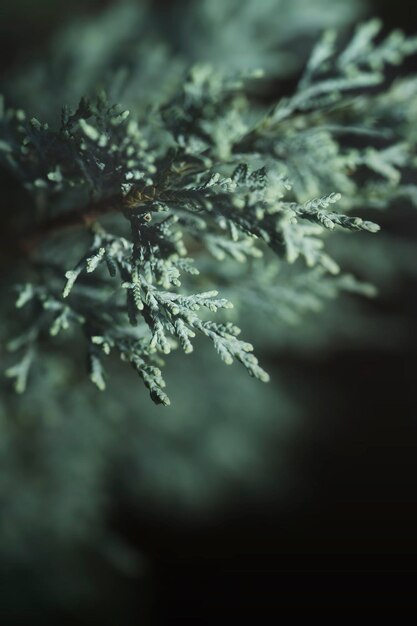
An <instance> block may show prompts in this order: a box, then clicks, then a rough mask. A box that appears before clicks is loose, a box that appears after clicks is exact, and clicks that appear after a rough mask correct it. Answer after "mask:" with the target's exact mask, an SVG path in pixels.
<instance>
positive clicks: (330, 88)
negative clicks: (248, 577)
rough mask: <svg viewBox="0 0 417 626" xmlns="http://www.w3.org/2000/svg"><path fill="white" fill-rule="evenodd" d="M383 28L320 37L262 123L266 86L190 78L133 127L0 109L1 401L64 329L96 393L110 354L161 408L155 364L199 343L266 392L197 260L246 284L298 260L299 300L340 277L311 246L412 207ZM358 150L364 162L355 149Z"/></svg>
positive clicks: (21, 385)
mask: <svg viewBox="0 0 417 626" xmlns="http://www.w3.org/2000/svg"><path fill="white" fill-rule="evenodd" d="M380 29H381V24H380V23H379V22H378V21H377V20H371V21H369V22H366V23H364V24H362V25H360V26H358V27H357V29H356V31H355V33H354V35H353V37H352V38H351V40H350V41H349V42H348V43H347V44H345V45H344V46H343V45H339V44H338V42H337V38H336V34H335V32H334V31H333V30H328V31H326V32H325V33H324V35H323V36H322V38H321V39H320V40H319V42H318V43H317V45H316V46H315V48H314V50H313V52H312V54H311V56H310V59H309V61H308V63H307V65H306V69H305V71H304V73H303V74H302V76H301V78H300V80H299V82H298V86H297V88H296V90H295V92H294V94H293V95H291V96H289V97H283V98H281V99H279V100H278V102H277V103H276V104H274V106H272V107H268V108H265V106H262V104H261V103H260V102H259V100H258V99H257V98H256V95H255V94H256V92H257V86H256V85H257V83H259V82H260V83H261V85H262V84H263V85H264V87H263V88H264V89H265V85H266V84H267V81H268V78H267V77H265V76H264V74H263V72H261V71H249V72H246V71H243V72H236V71H235V72H228V71H225V72H221V71H219V69H218V68H215V67H213V66H212V65H210V64H206V63H201V64H196V65H194V66H192V67H191V68H190V69H189V71H187V74H186V75H185V76H184V79H183V81H182V82H180V81H178V84H177V88H176V92H175V93H173V94H172V95H170V96H169V97H167V98H166V99H165V100H163V101H161V103H158V105H157V106H155V105H153V106H151V107H144V109H143V110H142V111H139V112H138V113H137V114H136V115H135V113H131V112H130V111H129V110H127V109H124V108H123V106H122V105H119V104H115V103H113V102H111V101H109V99H108V96H107V94H106V92H105V90H103V89H101V90H99V91H97V92H96V95H94V96H93V97H87V96H83V97H82V98H81V100H80V102H79V104H78V106H77V107H76V108H75V109H71V108H68V107H66V106H64V108H63V109H62V114H61V123H60V124H59V125H55V124H52V125H51V126H49V125H48V123H46V122H42V121H39V120H38V119H37V118H35V117H31V116H30V113H29V115H28V114H26V113H25V112H24V111H23V110H21V109H17V110H16V109H11V108H7V109H4V110H3V111H2V117H1V153H0V154H1V158H2V161H3V163H4V165H5V166H6V167H8V168H9V169H10V170H11V171H12V172H13V174H14V175H15V176H16V177H18V179H19V180H20V181H21V184H22V185H23V186H24V188H25V189H26V190H27V191H28V192H29V193H30V195H31V198H32V202H33V207H31V208H30V210H27V211H26V215H25V220H26V223H25V232H24V233H23V234H22V235H21V238H20V241H19V243H18V244H17V245H19V246H20V247H21V249H22V250H23V252H24V253H25V254H26V256H27V257H28V261H27V263H28V267H30V263H32V268H33V269H32V271H31V275H32V276H31V278H28V280H27V282H25V283H23V284H19V285H18V286H17V291H18V298H17V302H16V306H17V307H18V308H24V309H25V310H28V313H27V316H26V320H27V321H26V328H25V330H24V331H23V332H22V333H21V334H20V335H19V336H18V337H17V338H15V339H14V340H12V341H11V342H10V343H9V348H10V349H11V350H12V351H14V352H16V353H17V354H18V355H20V356H19V360H18V361H17V363H15V364H13V365H11V366H10V367H9V368H8V369H7V372H6V374H7V376H9V377H10V378H12V379H14V381H15V388H16V390H17V391H19V392H22V391H24V390H25V388H26V383H27V379H28V376H29V374H30V369H31V367H32V364H33V362H34V355H35V354H36V352H37V351H38V349H39V344H40V343H41V342H43V341H44V338H45V336H46V335H48V334H49V336H51V337H52V338H53V337H55V336H56V335H58V334H60V333H65V332H67V333H68V332H70V331H71V330H72V329H74V328H75V327H79V328H80V329H81V332H82V335H83V336H84V341H85V350H86V353H87V354H88V361H89V371H90V378H91V381H92V382H93V383H94V384H95V385H96V386H97V387H98V388H99V389H100V390H104V389H105V387H106V373H105V359H106V357H107V355H109V354H110V353H112V352H114V353H116V354H117V355H118V356H120V357H121V359H122V360H123V361H125V362H127V363H129V364H130V365H131V366H132V367H133V368H134V370H135V371H136V372H137V373H138V374H139V376H140V377H141V379H142V380H143V382H144V384H145V386H146V387H147V388H148V389H149V391H150V395H151V398H152V399H153V400H154V402H156V403H161V404H169V398H168V396H167V394H166V393H165V390H164V388H165V382H164V379H163V377H162V373H161V367H162V365H163V360H162V358H161V356H162V355H168V354H169V353H170V352H171V350H172V349H174V348H177V347H181V348H182V349H183V350H184V352H185V353H187V354H188V353H190V352H192V351H193V342H192V340H193V338H194V337H195V336H196V334H197V333H199V334H201V335H204V336H205V337H206V338H208V339H209V340H211V342H212V343H213V346H214V348H215V350H216V351H217V352H218V354H219V356H220V357H221V359H222V360H223V361H224V362H225V363H226V364H230V363H232V362H233V361H234V360H237V361H240V363H242V364H243V365H244V367H245V368H246V369H247V371H248V372H249V374H250V375H251V376H254V377H256V378H258V379H260V380H261V381H264V382H265V381H267V380H268V379H269V376H268V374H267V373H266V372H265V371H264V370H263V369H262V368H261V366H260V365H259V364H258V361H257V359H256V357H255V356H254V355H253V354H252V350H253V347H252V345H251V344H250V343H248V342H246V341H243V340H241V339H240V338H239V337H238V335H239V333H240V330H239V328H238V327H237V326H236V325H235V324H234V323H232V322H231V321H228V318H227V316H226V317H225V316H224V315H223V316H222V317H221V319H220V320H213V319H212V317H211V315H209V313H211V314H215V313H217V312H218V311H220V312H221V311H223V310H227V309H229V308H231V307H232V306H233V303H232V302H230V301H229V300H227V299H225V298H224V297H221V296H219V294H218V291H217V289H213V288H212V287H213V285H212V282H213V281H212V280H211V279H210V277H209V276H208V277H204V276H203V277H200V276H199V270H198V266H199V264H200V263H201V259H202V258H203V257H204V255H205V254H211V255H213V256H214V257H215V258H217V259H218V260H219V261H220V262H223V261H224V260H225V259H226V258H227V259H230V260H233V261H236V262H243V263H247V265H248V269H247V272H248V273H250V272H254V271H256V272H262V271H263V270H262V264H259V263H257V264H256V263H254V262H253V261H252V259H254V258H255V259H256V258H258V257H261V256H264V257H265V259H266V262H267V263H268V264H270V265H271V264H274V263H275V264H278V265H279V264H282V263H283V262H285V261H286V262H288V263H290V264H293V263H296V262H298V265H297V267H298V271H299V272H300V273H301V274H302V275H303V276H305V275H306V269H305V268H306V267H307V268H309V272H308V274H307V275H308V276H309V279H308V281H306V280H304V282H303V288H304V290H305V294H304V298H307V300H308V299H309V298H310V300H311V299H312V298H314V294H315V292H317V289H318V285H320V282H321V281H325V280H326V274H328V273H330V274H338V273H339V271H340V269H339V266H338V264H337V262H336V261H335V260H334V259H333V258H331V257H330V256H329V255H328V254H327V252H326V251H325V248H324V243H325V234H326V232H327V231H333V230H335V229H336V228H341V229H344V230H347V231H360V230H362V231H368V232H370V233H376V232H377V231H378V230H379V227H378V226H377V224H375V223H374V222H373V221H369V220H367V219H363V218H361V217H357V216H355V213H354V215H353V216H352V215H351V212H352V211H355V210H356V211H359V210H361V209H364V208H370V207H372V206H373V205H374V204H375V203H376V202H378V204H379V205H380V204H383V205H388V204H389V203H390V201H391V200H392V199H393V198H395V197H398V196H399V195H403V196H405V197H407V198H409V199H410V200H414V201H415V197H416V195H417V194H416V188H415V186H414V185H413V184H403V183H402V182H401V179H402V178H403V177H404V175H405V174H406V173H407V171H409V170H411V169H412V167H413V165H414V163H415V157H414V156H413V154H414V151H415V138H414V136H413V133H412V129H411V124H412V122H413V118H412V114H411V108H410V99H411V100H412V99H414V100H413V101H414V102H415V100H416V99H417V98H416V88H415V79H414V78H411V79H410V78H406V79H402V80H401V81H400V82H396V81H394V82H393V83H392V81H388V79H387V68H388V67H389V66H392V65H395V66H396V65H399V64H400V63H401V62H402V61H403V59H404V58H405V57H406V56H408V55H411V54H413V53H414V52H416V51H417V39H413V38H407V37H405V36H404V35H403V34H402V33H401V32H394V33H392V34H391V35H389V36H388V37H385V38H380V39H378V40H376V37H377V36H378V34H379V32H380ZM402 93H404V95H406V98H404V99H402V98H401V94H402ZM394 105H395V106H394ZM3 108H4V107H3ZM358 136H360V137H363V138H365V140H366V141H365V147H363V148H358V147H356V146H352V137H353V138H356V137H358ZM80 229H81V231H82V230H84V231H85V232H86V233H87V234H88V236H89V239H88V240H87V239H86V237H85V236H84V234H83V233H82V232H81V234H79V231H80ZM74 237H76V238H74ZM363 245H366V243H365V240H364V244H363ZM272 254H274V255H276V256H275V260H274V259H273V257H272ZM229 262H230V261H229ZM28 276H29V275H28ZM64 277H65V279H66V282H64ZM346 280H347V278H346V277H345V278H342V280H341V281H339V282H338V283H335V282H334V283H333V285H337V284H338V285H343V284H346ZM223 282H224V281H223ZM203 284H204V286H205V285H208V287H209V288H208V290H203V291H202V290H201V285H203ZM299 284H300V281H299V276H297V274H295V275H294V286H289V287H287V290H288V293H289V294H291V290H292V292H293V295H292V301H293V306H294V308H295V310H297V309H298V310H299V309H300V308H303V306H302V305H300V302H299V298H298V295H295V294H297V288H298V285H299ZM214 286H215V287H217V285H214ZM349 286H350V288H353V287H354V288H356V289H357V290H358V291H363V287H362V286H361V285H360V283H357V282H355V281H353V280H351V279H349ZM278 290H279V284H278ZM273 291H274V288H273V287H272V286H271V294H273ZM268 297H272V298H273V297H274V296H273V295H271V296H270V295H269V293H267V292H264V293H263V295H262V298H265V299H267V298H268ZM287 308H288V305H287ZM216 317H217V316H216ZM74 332H75V331H74Z"/></svg>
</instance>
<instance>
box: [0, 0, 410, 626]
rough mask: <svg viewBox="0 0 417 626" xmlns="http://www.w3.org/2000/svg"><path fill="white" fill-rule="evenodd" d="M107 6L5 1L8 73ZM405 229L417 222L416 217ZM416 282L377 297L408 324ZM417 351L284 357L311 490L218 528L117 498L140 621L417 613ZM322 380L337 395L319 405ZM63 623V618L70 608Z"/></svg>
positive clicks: (382, 7)
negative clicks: (303, 425)
mask: <svg viewBox="0 0 417 626" xmlns="http://www.w3.org/2000/svg"><path fill="white" fill-rule="evenodd" d="M312 1H314V0H312ZM105 4H106V3H105V2H100V1H98V0H97V1H90V2H88V8H87V7H86V5H85V3H83V2H82V1H81V0H77V1H74V0H73V1H72V2H71V3H60V2H56V3H54V4H52V3H47V4H43V3H41V2H40V3H39V4H38V3H35V2H30V1H29V0H27V2H19V3H16V4H13V3H11V2H5V3H2V4H1V5H0V10H1V12H2V14H3V16H2V17H3V19H2V20H1V25H0V38H1V54H0V67H1V71H2V72H3V73H6V74H7V72H8V71H9V70H10V68H12V67H13V65H15V64H16V63H18V62H19V61H20V60H21V59H22V58H24V57H25V56H27V55H28V54H31V53H32V52H33V51H36V50H38V49H40V48H42V46H43V44H44V41H45V39H46V38H47V37H48V36H49V35H50V33H51V32H53V31H54V29H56V28H57V27H58V25H59V24H60V23H61V22H63V21H65V20H67V19H69V18H70V17H71V14H72V13H73V12H79V11H84V12H94V10H96V9H97V8H100V7H101V6H103V5H105ZM374 6H375V9H374V13H376V14H379V15H380V16H381V17H382V18H383V19H384V22H385V25H386V27H387V28H393V27H396V26H400V27H402V28H403V29H404V30H406V31H407V32H411V33H414V32H417V19H416V17H415V3H414V2H412V1H411V0H410V1H407V0H401V1H400V0H397V1H396V2H392V0H391V1H384V2H375V3H374ZM34 16H35V17H36V19H34ZM410 69H412V68H411V67H410ZM414 69H417V67H415V68H414ZM398 228H399V229H401V228H403V227H402V226H401V225H400V224H399V225H398ZM406 228H408V229H409V228H413V229H414V228H415V223H414V220H413V219H410V221H409V222H407V224H406ZM414 232H416V231H415V230H414ZM416 286H417V285H416V284H414V283H413V282H412V281H411V280H409V281H406V280H404V283H403V284H401V285H399V287H398V292H397V295H396V297H395V298H394V299H393V298H391V299H385V300H384V297H381V298H379V299H378V302H377V303H376V304H374V306H377V307H379V308H380V309H382V310H384V309H385V310H387V311H391V310H393V311H401V312H402V314H403V315H404V316H405V317H406V319H407V327H408V328H409V329H410V331H411V330H412V328H413V326H414V320H415V315H416V313H417V300H416V297H415V293H416ZM416 347H417V346H416V341H415V339H414V338H412V337H411V336H410V341H409V343H408V345H407V347H406V348H404V347H402V348H401V349H395V348H391V349H389V350H377V349H372V350H370V349H367V350H356V351H350V352H348V353H347V352H343V353H334V354H332V356H331V357H329V358H324V359H323V358H313V357H312V358H311V359H310V360H308V359H306V360H304V361H302V362H301V363H300V361H299V360H295V359H291V358H290V357H289V356H288V355H286V356H284V357H279V356H278V357H277V358H276V363H275V364H276V366H279V369H280V372H281V371H282V370H284V371H286V372H287V373H288V374H287V376H288V381H290V380H291V378H292V373H295V372H296V374H297V380H298V381H299V380H300V377H301V379H302V380H304V381H305V385H304V389H305V394H306V398H307V401H308V402H309V403H310V405H311V423H310V426H309V429H310V432H309V434H308V437H306V438H305V440H303V441H305V443H303V442H302V441H301V442H300V444H299V445H300V449H299V451H298V456H299V464H300V466H301V467H303V468H304V472H305V473H306V475H308V476H309V484H310V485H313V486H314V488H311V487H310V491H309V492H307V493H306V492H304V493H303V495H302V497H299V498H295V499H294V500H292V501H291V502H290V501H287V502H282V499H281V498H274V494H273V493H271V494H269V496H268V498H265V500H264V501H263V502H258V504H257V505H256V508H254V506H253V504H251V505H246V504H245V502H244V501H242V502H241V503H240V504H239V506H238V507H236V512H235V513H234V514H229V515H228V516H227V517H223V518H221V519H217V522H216V524H215V525H213V523H210V524H204V522H200V523H199V524H195V523H194V524H190V525H187V524H186V523H184V522H182V523H181V524H177V525H175V524H174V523H173V522H172V520H167V521H166V522H164V521H163V520H161V519H155V518H152V517H149V516H147V515H146V514H142V515H140V514H138V512H137V511H136V513H133V512H132V511H131V510H130V509H129V508H128V507H127V505H126V504H125V503H124V502H123V501H121V502H119V503H118V506H117V507H115V510H114V516H113V519H112V520H111V525H112V526H113V528H114V529H115V530H117V531H118V532H120V533H122V535H123V536H124V537H125V539H126V540H127V541H128V542H129V543H130V544H131V545H133V546H135V547H136V548H138V549H139V550H140V551H141V552H142V553H144V554H145V555H146V556H147V557H148V558H149V562H150V564H151V566H150V573H149V575H148V577H147V582H146V585H145V586H146V588H145V589H144V586H143V585H144V583H143V580H142V579H138V580H129V582H127V581H126V588H127V592H126V593H128V595H129V597H130V603H131V609H132V610H133V611H135V610H137V612H138V616H139V614H141V612H142V609H143V603H144V598H146V599H145V605H146V611H147V612H148V614H150V615H152V623H161V624H171V623H175V622H176V621H178V622H179V623H182V624H184V623H190V624H191V623H192V624H203V623H207V622H208V621H210V623H214V622H212V621H211V619H210V618H214V617H215V616H216V618H217V617H219V616H224V617H225V618H230V619H232V618H233V617H236V616H237V615H242V614H244V615H247V616H249V617H250V618H251V619H257V620H262V621H263V620H264V619H265V618H266V617H267V616H269V615H270V613H271V611H272V612H273V613H274V614H275V615H276V616H277V618H278V617H279V616H286V615H291V616H297V615H301V614H304V613H306V614H308V615H316V614H317V615H318V614H329V615H331V614H333V615H337V614H338V610H343V613H345V614H347V615H352V616H353V615H359V614H362V615H367V614H369V615H374V614H375V612H376V611H379V610H381V609H384V610H385V611H388V612H389V610H390V609H392V611H393V612H394V613H395V614H396V615H398V614H401V613H402V612H403V611H404V613H407V614H414V613H417V596H416V592H415V591H414V589H415V585H416V583H417V576H416V572H417V567H416V552H417V455H416V441H417V439H416V437H417V421H416V403H415V385H416V382H415V381H416V374H417V368H416V357H417V350H416ZM323 380H325V381H327V382H328V384H327V387H326V388H328V389H331V390H332V391H331V395H330V396H329V398H328V401H327V403H326V404H325V405H324V408H323V403H320V411H319V412H318V411H317V409H316V405H317V406H318V403H317V394H318V393H319V390H320V381H323ZM298 384H299V383H298ZM323 432H325V433H326V436H323ZM238 497H239V494H237V499H238ZM132 598H133V599H132ZM359 609H360V610H361V611H360V612H359ZM56 618H57V621H56V623H60V624H64V623H66V621H65V617H64V616H56ZM68 623H80V624H90V623H93V621H89V619H88V617H87V618H86V621H84V620H82V621H80V622H73V621H68ZM114 623H115V624H116V623H119V621H118V620H116V621H115V622H114ZM216 623H217V619H216Z"/></svg>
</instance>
